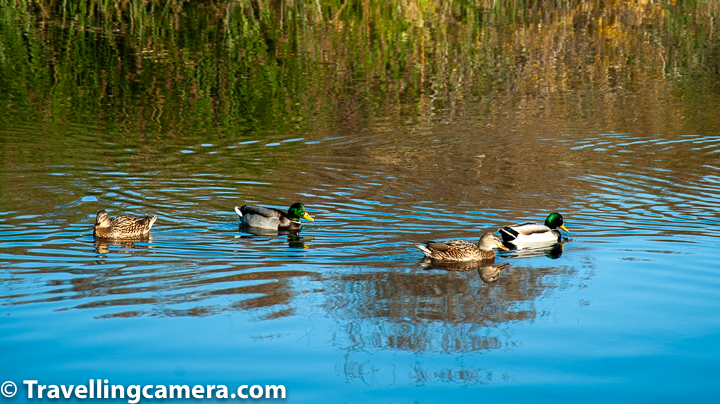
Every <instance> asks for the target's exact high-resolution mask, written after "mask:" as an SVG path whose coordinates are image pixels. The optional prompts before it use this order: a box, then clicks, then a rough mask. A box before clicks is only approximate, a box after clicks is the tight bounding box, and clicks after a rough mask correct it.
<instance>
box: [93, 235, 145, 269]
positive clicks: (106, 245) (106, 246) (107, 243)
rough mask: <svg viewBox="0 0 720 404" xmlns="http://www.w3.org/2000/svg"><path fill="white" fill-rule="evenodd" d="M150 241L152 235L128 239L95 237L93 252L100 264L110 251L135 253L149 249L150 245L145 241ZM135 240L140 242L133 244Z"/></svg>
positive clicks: (103, 262)
mask: <svg viewBox="0 0 720 404" xmlns="http://www.w3.org/2000/svg"><path fill="white" fill-rule="evenodd" d="M152 241H153V237H152V236H151V235H148V236H147V237H140V238H136V239H130V240H113V239H105V238H98V237H96V238H95V243H94V245H95V252H96V253H97V254H98V256H97V258H98V259H100V261H97V263H98V264H101V265H102V264H105V263H106V262H105V261H104V260H103V258H107V255H108V254H110V253H111V252H113V253H119V254H136V253H138V252H140V251H142V250H146V249H149V248H150V245H148V244H145V243H152ZM136 242H141V243H140V244H135V243H136ZM111 246H118V247H120V248H119V249H115V248H111Z"/></svg>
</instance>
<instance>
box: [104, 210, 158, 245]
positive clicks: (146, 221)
mask: <svg viewBox="0 0 720 404" xmlns="http://www.w3.org/2000/svg"><path fill="white" fill-rule="evenodd" d="M156 220H157V216H152V217H150V216H143V217H137V216H117V217H112V218H111V217H110V216H109V215H108V214H107V212H105V211H104V210H99V211H98V213H97V217H96V218H95V230H94V231H93V236H95V237H97V238H106V239H130V238H133V239H134V238H143V237H147V236H148V234H150V229H151V228H152V225H153V224H154V223H155V221H156Z"/></svg>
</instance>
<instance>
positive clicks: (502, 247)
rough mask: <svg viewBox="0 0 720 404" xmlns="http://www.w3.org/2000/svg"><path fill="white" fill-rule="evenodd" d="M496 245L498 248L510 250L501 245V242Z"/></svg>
mask: <svg viewBox="0 0 720 404" xmlns="http://www.w3.org/2000/svg"><path fill="white" fill-rule="evenodd" d="M497 246H498V248H499V249H501V250H505V251H508V250H510V249H509V248H507V247H505V245H503V244H502V243H498V245H497Z"/></svg>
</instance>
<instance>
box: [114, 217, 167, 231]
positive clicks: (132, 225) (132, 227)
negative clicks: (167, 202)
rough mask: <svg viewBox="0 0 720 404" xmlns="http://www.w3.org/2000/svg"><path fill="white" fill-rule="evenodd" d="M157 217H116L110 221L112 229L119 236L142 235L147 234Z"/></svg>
mask: <svg viewBox="0 0 720 404" xmlns="http://www.w3.org/2000/svg"><path fill="white" fill-rule="evenodd" d="M156 220H157V216H143V217H136V216H117V217H114V218H112V219H111V220H110V223H111V226H112V228H113V229H114V230H115V231H116V232H118V233H121V234H138V233H139V234H142V233H146V232H149V231H150V229H151V228H152V225H153V224H155V221H156Z"/></svg>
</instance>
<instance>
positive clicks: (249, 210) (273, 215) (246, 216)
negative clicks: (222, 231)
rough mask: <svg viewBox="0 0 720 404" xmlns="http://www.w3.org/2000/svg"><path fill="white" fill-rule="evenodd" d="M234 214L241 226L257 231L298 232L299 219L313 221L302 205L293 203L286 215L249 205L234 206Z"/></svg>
mask: <svg viewBox="0 0 720 404" xmlns="http://www.w3.org/2000/svg"><path fill="white" fill-rule="evenodd" d="M235 212H236V213H237V214H238V215H239V216H240V223H241V224H242V225H244V226H249V227H255V228H259V229H269V230H296V231H299V230H300V229H302V223H301V222H300V219H301V218H302V219H307V220H309V221H311V222H314V221H315V219H313V218H312V217H311V216H310V214H308V213H307V211H306V210H305V205H303V204H302V203H293V204H292V205H291V206H290V208H288V211H287V213H285V212H283V211H281V210H280V209H275V208H265V207H262V206H250V205H243V206H241V207H237V206H236V207H235Z"/></svg>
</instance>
